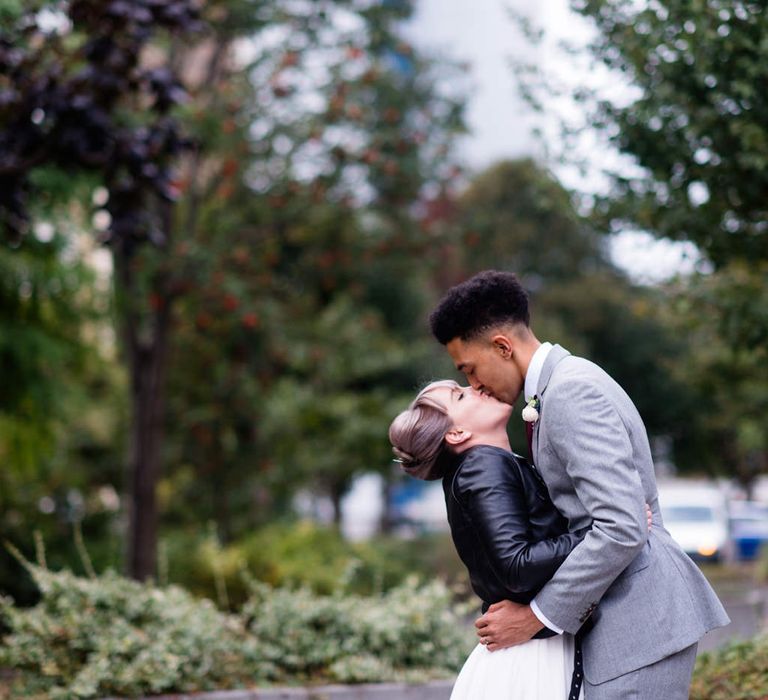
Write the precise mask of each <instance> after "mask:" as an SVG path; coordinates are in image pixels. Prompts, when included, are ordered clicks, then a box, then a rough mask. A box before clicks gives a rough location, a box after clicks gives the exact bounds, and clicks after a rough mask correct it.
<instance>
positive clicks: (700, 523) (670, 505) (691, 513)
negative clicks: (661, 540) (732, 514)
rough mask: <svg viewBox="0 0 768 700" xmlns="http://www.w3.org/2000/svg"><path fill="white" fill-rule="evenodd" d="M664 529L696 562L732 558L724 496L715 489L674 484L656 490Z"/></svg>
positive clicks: (731, 543)
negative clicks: (672, 486)
mask: <svg viewBox="0 0 768 700" xmlns="http://www.w3.org/2000/svg"><path fill="white" fill-rule="evenodd" d="M659 505H660V506H661V515H662V517H663V519H664V527H665V528H666V529H667V530H668V531H669V534H670V535H672V538H673V539H674V540H675V541H676V542H677V543H678V544H679V545H680V546H681V547H682V549H683V551H684V552H685V553H686V554H687V555H688V556H690V557H691V558H692V559H694V560H695V561H711V562H717V561H723V560H730V559H732V558H733V541H732V539H731V536H730V530H729V522H728V509H727V506H726V500H725V496H724V495H723V494H722V493H721V492H720V490H719V489H718V488H717V487H715V486H704V485H687V486H686V485H677V486H675V487H674V488H660V489H659Z"/></svg>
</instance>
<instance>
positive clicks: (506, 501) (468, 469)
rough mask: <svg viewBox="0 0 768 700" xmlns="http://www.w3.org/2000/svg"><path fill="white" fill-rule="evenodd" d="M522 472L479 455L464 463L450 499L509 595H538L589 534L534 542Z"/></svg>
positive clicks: (490, 456)
mask: <svg viewBox="0 0 768 700" xmlns="http://www.w3.org/2000/svg"><path fill="white" fill-rule="evenodd" d="M525 468H529V467H528V466H527V465H521V464H519V463H518V462H517V460H505V458H504V457H503V456H502V455H501V454H495V453H490V452H487V451H482V452H479V453H477V454H470V455H469V456H468V457H467V459H465V460H464V462H463V463H462V464H461V467H460V468H459V471H458V472H457V473H456V477H455V479H454V482H453V491H454V496H455V497H456V498H457V500H458V501H459V503H460V504H461V505H462V508H463V509H464V510H465V512H466V513H467V515H468V516H469V518H470V519H471V521H472V525H473V527H474V528H475V529H476V531H477V534H478V537H479V539H480V541H481V543H482V546H483V547H484V548H485V554H486V556H487V557H488V560H489V564H490V566H491V568H492V569H493V570H494V572H495V573H496V575H497V576H498V577H499V579H500V580H501V581H502V582H503V584H504V586H505V587H506V588H507V589H508V590H509V591H511V592H512V593H522V592H527V591H532V592H537V591H538V590H539V589H540V588H541V587H542V586H543V585H544V584H545V583H546V582H547V581H548V580H549V579H550V578H552V575H553V574H554V573H555V571H556V570H557V568H558V567H559V566H560V564H562V563H563V561H565V558H566V557H567V556H568V555H569V554H570V552H571V550H572V549H573V548H574V547H575V546H576V545H577V544H578V543H579V542H580V541H581V540H582V539H583V538H584V535H585V534H586V532H587V530H588V529H589V528H585V529H583V530H580V531H578V532H575V533H565V534H563V535H560V536H558V537H553V538H549V539H539V540H538V541H537V540H536V538H535V537H534V535H533V533H532V531H531V526H530V518H529V514H528V506H527V502H526V493H525V491H524V489H525V488H526V480H525V479H523V477H522V475H521V473H520V469H525ZM528 488H531V486H528ZM528 497H530V494H529V495H528ZM535 497H537V498H538V497H544V496H535Z"/></svg>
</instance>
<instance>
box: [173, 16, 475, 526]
mask: <svg viewBox="0 0 768 700" xmlns="http://www.w3.org/2000/svg"><path fill="white" fill-rule="evenodd" d="M322 9H323V12H324V13H326V18H325V19H324V20H323V23H322V25H321V26H322V27H323V31H322V33H319V32H318V22H319V20H318V17H317V12H318V11H319V8H318V7H317V6H315V5H310V4H308V5H304V6H302V5H297V6H296V7H295V8H294V10H293V11H292V12H291V13H288V12H286V11H285V10H284V9H282V10H280V11H279V12H278V11H275V13H274V15H269V22H268V23H266V24H267V26H268V27H269V32H265V33H264V35H262V34H260V33H259V32H256V33H254V35H253V36H252V45H251V53H252V56H253V61H252V62H251V63H249V64H248V65H247V66H246V67H245V68H244V69H241V70H240V74H241V75H249V76H251V80H250V81H248V82H243V81H242V80H241V79H239V77H238V74H235V73H230V74H228V75H226V77H225V80H224V81H223V83H222V87H221V89H220V90H219V94H220V95H221V96H225V97H224V98H223V99H222V100H221V101H220V103H219V104H218V105H213V106H208V107H207V108H206V109H205V110H201V109H195V110H194V112H193V114H192V115H191V118H190V124H191V127H192V128H193V129H194V130H196V131H195V133H196V134H197V138H198V139H199V140H201V141H203V142H205V143H208V144H209V145H211V144H213V145H212V146H211V147H210V148H209V151H208V153H207V154H206V155H205V157H202V158H201V159H200V162H199V163H198V166H197V169H198V171H199V172H200V173H203V174H204V177H203V176H201V177H197V178H188V177H184V178H183V186H184V187H185V188H186V190H185V196H184V198H183V199H182V208H183V209H185V210H186V207H188V206H191V205H189V202H194V207H195V211H196V215H195V217H193V218H190V219H187V220H188V221H190V224H189V226H188V228H187V235H188V239H187V241H186V243H185V251H186V252H185V256H186V257H187V259H188V260H189V264H188V265H186V269H187V270H188V272H189V273H190V277H189V280H188V282H187V283H186V286H187V287H188V291H187V292H186V293H185V296H184V298H183V299H182V300H181V303H180V305H179V313H178V327H177V336H176V338H177V340H176V343H175V344H174V349H173V362H172V371H171V382H172V388H171V403H170V421H169V424H170V425H171V426H173V427H172V428H171V438H172V439H171V444H170V445H169V448H170V456H169V461H170V462H171V463H177V464H178V465H179V467H178V468H177V469H172V470H169V473H168V478H169V481H168V484H169V488H168V489H165V490H166V491H173V492H174V493H175V494H176V495H177V497H178V498H179V499H180V500H181V501H183V502H184V503H186V504H189V503H194V504H195V513H197V514H201V513H202V514H205V516H206V517H210V518H213V519H215V520H216V522H217V525H218V529H219V533H220V535H221V536H222V538H223V539H230V538H232V537H234V536H237V535H238V534H242V533H243V532H244V531H245V530H246V529H249V528H252V527H254V526H255V525H259V524H263V522H265V521H266V520H268V519H269V518H273V517H275V515H276V514H279V513H281V512H284V511H285V510H287V508H286V504H287V502H288V500H289V498H290V496H291V495H292V493H293V492H294V491H295V490H296V489H298V488H301V487H307V486H310V487H311V488H312V489H313V491H314V492H315V493H321V494H324V495H328V496H330V497H331V499H332V501H333V502H334V503H335V505H336V514H337V518H338V516H339V510H338V506H339V504H340V499H341V497H342V495H343V494H344V493H345V491H346V490H347V488H348V487H349V484H350V482H351V479H352V477H353V476H354V474H356V473H357V472H359V471H361V470H363V469H366V470H369V469H376V468H378V469H383V468H385V467H388V466H389V459H388V456H389V455H388V448H387V446H386V439H385V429H386V425H387V423H388V420H389V419H390V418H391V415H393V413H394V412H396V411H395V406H394V405H393V400H394V399H393V397H400V395H401V394H402V393H404V392H410V391H411V389H412V388H413V386H414V385H415V384H416V382H417V381H418V380H419V378H420V377H421V373H422V369H421V368H422V367H423V359H424V355H425V354H426V353H425V352H424V344H423V343H414V342H413V337H414V336H415V335H416V333H419V334H421V333H422V332H423V331H422V328H421V326H420V325H419V326H418V331H417V330H416V327H417V324H421V322H422V313H423V308H424V307H423V303H424V302H423V297H424V293H423V290H422V289H421V288H422V287H423V282H422V281H421V280H420V278H419V272H420V268H421V267H422V259H421V258H420V257H419V255H422V254H423V253H425V252H426V251H428V250H429V245H428V241H427V240H425V237H424V236H423V234H422V232H421V230H420V229H419V227H418V226H417V222H416V219H415V218H414V216H413V212H412V209H413V208H414V206H418V205H419V203H420V200H421V198H422V196H423V194H422V193H423V190H425V189H426V186H427V185H428V184H429V185H431V186H435V183H439V182H444V181H446V180H448V179H450V178H451V177H454V176H455V175H456V171H455V167H454V164H453V163H452V160H451V152H450V146H451V141H452V139H453V137H454V135H455V134H456V133H457V132H458V131H459V130H460V129H461V128H462V122H461V101H460V99H459V98H458V97H456V96H450V95H444V94H443V93H442V91H441V88H440V81H441V80H444V79H445V77H444V76H445V75H446V74H448V71H450V67H444V68H442V69H441V70H439V71H438V70H437V68H436V67H435V65H434V64H432V63H430V62H429V61H428V60H427V59H426V58H424V57H422V56H420V55H419V54H418V52H417V51H416V50H415V49H414V48H413V47H412V46H410V44H408V43H407V42H405V41H404V39H403V38H402V36H401V30H400V21H401V20H402V19H404V18H405V17H407V16H408V14H409V13H410V7H409V5H408V4H407V3H399V2H394V3H383V4H382V5H370V4H369V3H338V4H336V5H334V4H333V3H325V4H324V5H323V6H322ZM263 16H264V15H262V17H263ZM339 27H343V29H340V28H339ZM309 74H311V76H312V79H311V80H308V79H307V75H309ZM222 123H223V124H224V125H225V129H224V131H225V132H226V133H224V134H222V130H221V129H220V128H219V127H220V125H221V124H222ZM182 216H183V217H184V215H182ZM184 218H186V217H184ZM201 376H206V377H207V381H205V382H200V381H199V378H200V377H201ZM405 400H406V399H405V398H404V397H403V398H402V399H400V400H399V401H397V406H400V405H401V404H402V403H404V402H405ZM192 475H193V476H192ZM168 509H169V512H170V517H171V518H172V519H173V520H174V521H179V520H183V519H184V518H185V514H184V513H183V510H182V509H177V508H174V506H173V503H172V502H170V503H169V504H168ZM187 517H188V516H187Z"/></svg>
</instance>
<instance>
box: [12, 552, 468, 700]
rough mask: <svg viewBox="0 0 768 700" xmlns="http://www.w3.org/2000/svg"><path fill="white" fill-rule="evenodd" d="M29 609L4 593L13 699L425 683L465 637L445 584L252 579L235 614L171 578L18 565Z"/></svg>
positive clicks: (456, 661)
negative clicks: (324, 584)
mask: <svg viewBox="0 0 768 700" xmlns="http://www.w3.org/2000/svg"><path fill="white" fill-rule="evenodd" d="M26 566H27V568H28V570H29V571H30V573H31V575H32V577H33V579H34V581H35V583H36V584H37V586H38V587H39V588H40V592H41V595H42V597H41V600H40V602H39V603H38V605H37V606H35V607H33V608H16V607H14V605H13V604H12V601H11V600H10V599H8V598H4V599H0V618H1V619H2V623H3V625H4V626H5V627H6V628H7V629H8V630H9V631H8V633H7V634H5V636H4V637H3V638H2V640H0V668H3V667H8V668H13V669H14V670H15V671H17V675H16V676H15V677H14V678H13V681H12V682H13V688H12V689H11V691H10V692H11V697H26V698H37V699H39V700H42V699H43V698H46V699H50V700H64V698H95V697H104V696H109V695H119V696H125V697H135V696H139V695H145V694H146V695H150V694H157V693H172V692H192V691H199V690H210V689H214V688H233V687H243V686H251V685H258V684H267V683H274V682H280V683H297V682H310V683H311V682H323V681H341V682H373V681H383V680H403V679H404V680H425V679H428V678H435V677H441V676H450V675H452V674H453V673H455V672H456V670H457V669H458V667H459V666H460V664H461V662H462V660H463V659H464V657H465V655H466V652H467V651H468V645H469V644H470V643H471V637H472V634H471V632H469V630H467V629H466V625H464V624H463V622H462V618H463V615H464V614H465V612H466V610H465V609H464V606H456V605H455V604H454V603H453V602H452V596H451V594H450V591H449V590H448V589H447V588H446V587H445V586H444V585H443V584H441V583H431V584H426V585H419V584H418V583H417V582H416V581H415V580H410V581H407V582H406V583H404V584H402V585H401V586H398V587H396V588H393V589H392V590H390V591H389V592H387V593H384V594H381V595H379V596H373V597H365V596H360V595H354V594H346V593H344V592H342V591H341V590H337V591H335V592H334V593H333V594H332V595H330V596H324V595H319V594H317V593H313V592H311V591H310V590H309V589H307V588H303V589H297V590H290V589H287V588H279V589H273V588H271V587H269V586H267V585H266V584H263V583H260V582H255V581H251V582H248V584H247V585H248V588H249V590H250V591H251V595H250V598H249V599H248V601H247V602H246V604H245V606H244V607H243V609H242V611H240V613H238V614H229V613H223V612H221V611H220V610H218V609H217V608H216V607H215V606H214V605H213V603H211V602H210V601H208V600H204V599H198V598H195V597H193V596H192V595H191V594H190V593H188V592H186V591H184V590H183V589H181V588H179V587H177V586H169V587H165V588H158V587H154V586H151V585H147V584H139V583H136V582H134V581H130V580H127V579H125V578H122V577H121V576H118V575H117V574H115V573H113V572H106V573H104V574H102V575H101V576H98V577H95V578H91V579H88V578H81V577H78V576H75V575H73V574H72V573H70V572H69V571H60V572H51V571H48V570H46V569H44V568H40V567H39V566H34V565H32V564H26Z"/></svg>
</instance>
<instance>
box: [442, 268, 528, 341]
mask: <svg viewBox="0 0 768 700" xmlns="http://www.w3.org/2000/svg"><path fill="white" fill-rule="evenodd" d="M505 323H522V324H524V325H525V326H528V325H529V323H530V314H529V312H528V293H527V292H526V291H525V289H523V286H522V285H521V284H520V281H519V280H518V279H517V276H516V275H514V274H513V273H512V272H500V271H498V270H485V271H484V272H479V273H478V274H476V275H475V276H474V277H470V278H469V279H468V280H466V281H464V282H462V283H461V284H457V285H456V286H455V287H451V288H450V289H449V290H448V291H447V292H446V294H445V296H444V297H443V298H442V300H441V301H440V303H439V304H438V305H437V306H436V307H435V309H434V311H432V313H431V314H430V316H429V325H430V327H431V329H432V334H433V335H434V336H435V338H437V340H438V342H440V343H442V344H443V345H445V344H446V343H449V342H450V341H451V340H453V339H454V338H460V339H461V340H465V341H466V340H471V339H472V338H475V337H477V336H478V335H480V333H482V332H483V331H485V330H487V329H489V328H493V327H494V326H498V325H501V324H505Z"/></svg>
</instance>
